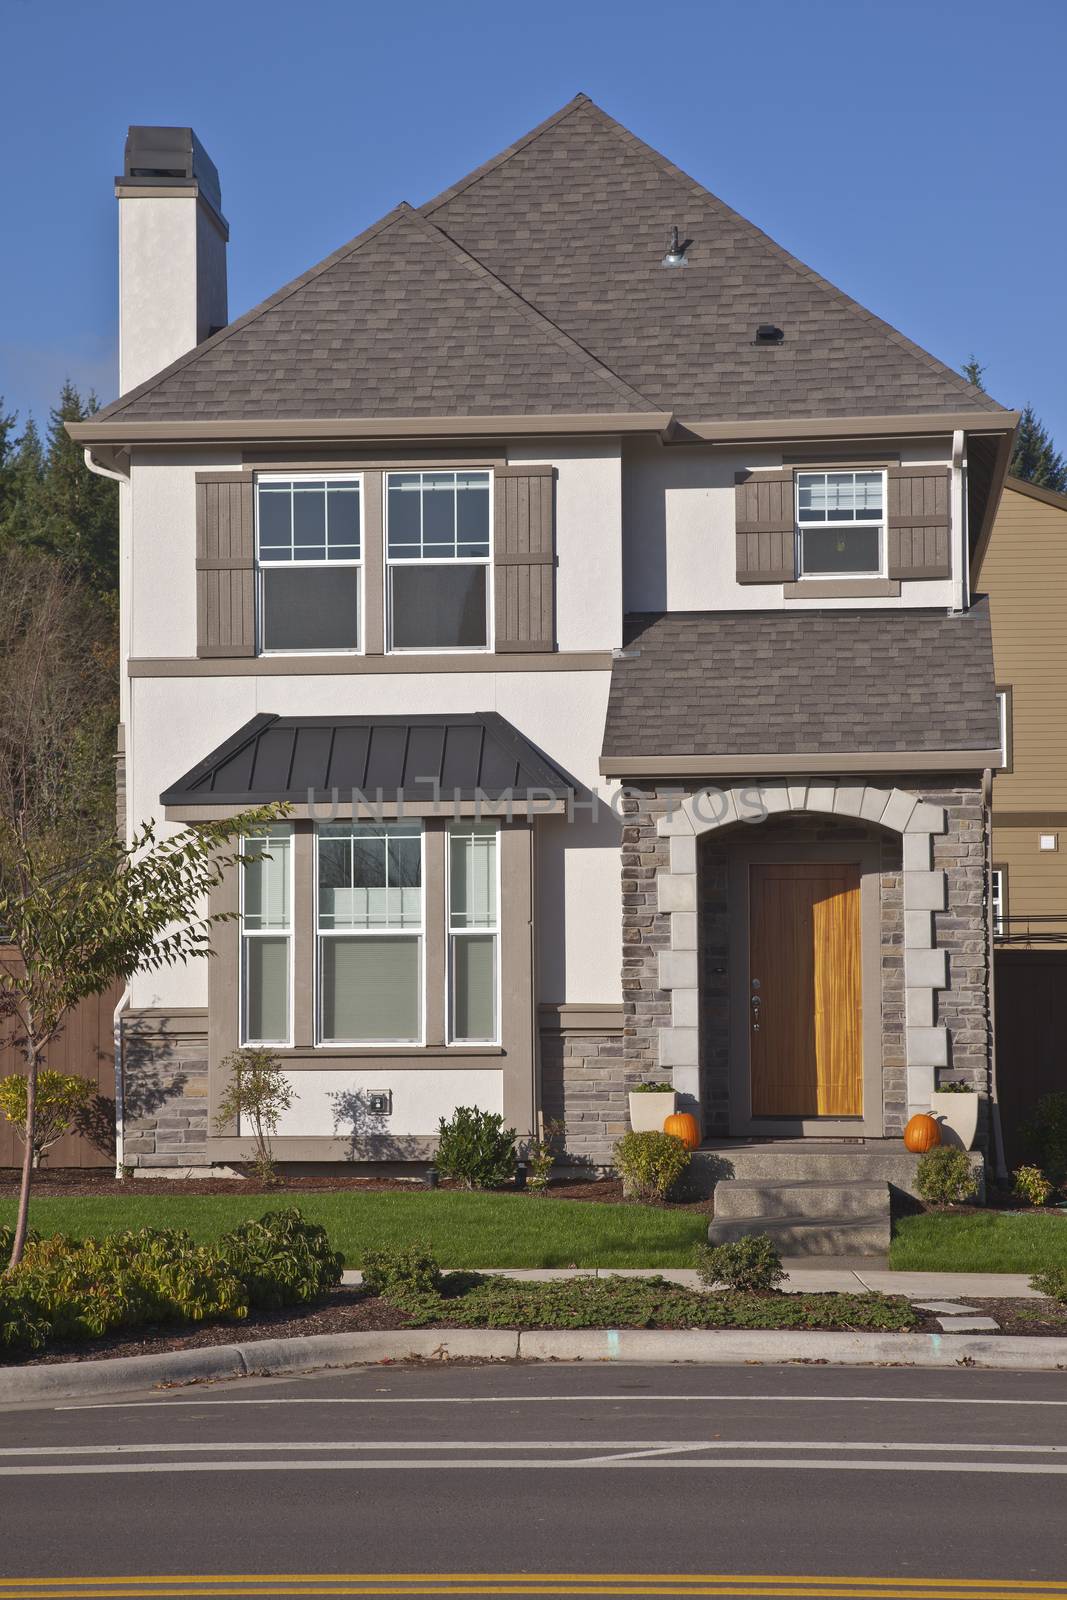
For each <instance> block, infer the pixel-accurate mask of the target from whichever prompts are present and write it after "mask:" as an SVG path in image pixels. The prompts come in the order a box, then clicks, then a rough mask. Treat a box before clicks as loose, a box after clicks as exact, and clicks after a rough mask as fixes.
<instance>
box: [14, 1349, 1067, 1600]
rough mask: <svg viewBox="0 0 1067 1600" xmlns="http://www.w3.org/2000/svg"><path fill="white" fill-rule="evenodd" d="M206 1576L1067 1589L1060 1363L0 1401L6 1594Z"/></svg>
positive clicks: (300, 1582) (271, 1582) (166, 1589)
mask: <svg viewBox="0 0 1067 1600" xmlns="http://www.w3.org/2000/svg"><path fill="white" fill-rule="evenodd" d="M939 1580H942V1581H940V1582H939ZM945 1580H948V1583H947V1585H946V1581H945ZM953 1580H954V1581H953ZM1057 1580H1058V1581H1057ZM208 1594H210V1595H242V1596H246V1595H291V1594H292V1595H295V1594H315V1595H342V1594H344V1595H355V1594H359V1595H370V1594H375V1595H396V1594H403V1595H407V1596H411V1597H415V1596H426V1595H431V1594H432V1595H465V1596H470V1595H476V1594H477V1595H482V1594H493V1595H504V1594H510V1595H538V1596H544V1595H577V1594H585V1595H594V1594H595V1595H623V1594H625V1595H630V1596H642V1595H649V1596H651V1595H712V1594H713V1595H719V1596H730V1595H768V1596H770V1595H804V1596H829V1595H843V1596H849V1597H857V1596H875V1595H877V1596H879V1597H883V1600H884V1597H888V1596H897V1595H908V1596H909V1597H910V1600H920V1597H923V1596H937V1597H940V1596H948V1595H951V1596H952V1597H953V1600H971V1597H974V1596H979V1595H980V1596H982V1600H994V1597H995V1596H1001V1595H1003V1596H1009V1595H1010V1596H1023V1595H1025V1596H1026V1597H1027V1600H1040V1597H1043V1596H1048V1595H1053V1594H1055V1595H1058V1596H1061V1597H1067V1379H1065V1377H1064V1375H1062V1374H1054V1373H983V1372H972V1371H960V1372H949V1373H944V1374H942V1373H936V1374H934V1373H921V1372H909V1371H905V1370H903V1369H892V1368H890V1369H868V1370H852V1371H847V1370H843V1369H839V1368H827V1367H822V1368H813V1367H759V1368H742V1369H737V1368H713V1367H696V1366H693V1367H626V1366H620V1367H611V1368H606V1367H600V1366H597V1367H583V1366H580V1365H574V1366H559V1367H550V1366H520V1365H498V1366H482V1367H458V1368H457V1367H451V1368H429V1367H421V1368H404V1367H375V1368H370V1369H362V1370H356V1371H353V1372H350V1373H345V1374H341V1375H337V1374H333V1375H324V1376H315V1377H305V1378H300V1379H295V1380H286V1379H255V1380H252V1379H249V1380H245V1381H242V1382H235V1383H230V1384H216V1385H211V1386H205V1387H187V1388H183V1389H178V1390H174V1391H171V1392H168V1393H165V1394H162V1393H153V1394H150V1395H145V1396H143V1397H137V1398H131V1399H127V1400H123V1401H112V1402H109V1403H97V1404H81V1405H75V1404H74V1403H71V1402H68V1403H65V1404H52V1405H49V1406H47V1407H34V1408H31V1407H24V1408H13V1409H8V1410H6V1411H2V1412H0V1600H15V1597H18V1596H26V1597H29V1596H31V1595H32V1596H33V1597H34V1600H52V1597H55V1596H57V1595H70V1596H74V1595H77V1596H79V1597H80V1600H86V1597H91V1596H103V1595H107V1596H120V1595H121V1596H124V1597H126V1596H128V1597H131V1600H132V1597H138V1600H139V1597H141V1596H146V1595H167V1596H185V1595H208Z"/></svg>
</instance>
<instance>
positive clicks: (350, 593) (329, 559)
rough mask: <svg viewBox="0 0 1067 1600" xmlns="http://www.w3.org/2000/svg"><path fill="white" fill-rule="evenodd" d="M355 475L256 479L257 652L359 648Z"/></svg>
mask: <svg viewBox="0 0 1067 1600" xmlns="http://www.w3.org/2000/svg"><path fill="white" fill-rule="evenodd" d="M361 500H362V496H361V484H360V480H359V478H352V477H346V478H333V477H331V478H312V477H308V478H304V477H293V478H273V477H265V478H258V479H257V480H256V594H257V606H258V613H259V615H258V637H259V649H260V652H261V653H266V654H269V653H270V652H272V651H283V652H285V653H290V652H294V651H335V650H340V651H354V650H359V648H360V607H361V599H362V596H361V581H362V579H361V558H362V542H363V541H362V506H361Z"/></svg>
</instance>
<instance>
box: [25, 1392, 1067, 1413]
mask: <svg viewBox="0 0 1067 1600" xmlns="http://www.w3.org/2000/svg"><path fill="white" fill-rule="evenodd" d="M664 1400H669V1401H676V1402H678V1403H679V1404H684V1405H693V1404H694V1403H695V1402H697V1401H705V1402H708V1403H715V1404H722V1403H730V1404H736V1405H747V1404H748V1403H749V1402H750V1401H767V1402H769V1403H771V1404H773V1405H786V1404H791V1405H882V1406H929V1405H931V1404H933V1405H938V1406H1067V1400H1000V1399H997V1400H983V1399H970V1398H968V1399H963V1398H961V1397H943V1396H941V1395H891V1394H836V1395H835V1394H502V1395H497V1394H475V1395H440V1396H436V1397H435V1396H431V1395H412V1396H404V1395H388V1396H386V1395H333V1396H330V1397H328V1398H327V1397H317V1396H305V1395H291V1396H287V1397H285V1398H282V1397H275V1398H269V1397H268V1398H265V1399H262V1400H224V1399H221V1400H98V1401H96V1402H95V1403H94V1402H88V1403H86V1404H84V1405H77V1406H72V1405H57V1406H53V1407H52V1408H51V1409H52V1410H53V1411H142V1410H148V1409H151V1408H152V1407H156V1406H166V1407H172V1406H514V1405H583V1406H584V1405H591V1404H592V1403H594V1402H598V1401H599V1402H603V1401H610V1402H611V1403H613V1404H614V1405H623V1404H629V1405H634V1404H637V1403H641V1404H644V1403H646V1402H648V1401H656V1402H657V1403H659V1402H661V1401H664Z"/></svg>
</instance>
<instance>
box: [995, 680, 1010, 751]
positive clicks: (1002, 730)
mask: <svg viewBox="0 0 1067 1600" xmlns="http://www.w3.org/2000/svg"><path fill="white" fill-rule="evenodd" d="M1010 700H1011V692H1010V690H1008V689H998V690H997V731H998V733H999V735H1000V765H1001V767H1002V768H1004V769H1007V766H1008V744H1009V742H1010V740H1009V735H1010V732H1011V730H1010V727H1009V719H1008V705H1009V702H1010Z"/></svg>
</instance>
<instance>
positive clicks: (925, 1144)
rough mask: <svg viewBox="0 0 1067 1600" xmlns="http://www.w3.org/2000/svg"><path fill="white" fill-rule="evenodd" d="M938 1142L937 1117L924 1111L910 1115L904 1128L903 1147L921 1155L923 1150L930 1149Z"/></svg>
mask: <svg viewBox="0 0 1067 1600" xmlns="http://www.w3.org/2000/svg"><path fill="white" fill-rule="evenodd" d="M940 1143H941V1129H940V1127H939V1126H938V1123H937V1119H936V1118H935V1117H931V1116H930V1115H929V1113H928V1112H926V1111H920V1112H919V1114H918V1116H915V1117H912V1119H911V1121H910V1122H909V1123H908V1126H907V1127H906V1128H905V1129H904V1144H905V1147H906V1148H907V1149H908V1150H911V1151H913V1152H914V1153H916V1154H917V1155H922V1154H924V1152H925V1151H927V1150H932V1149H933V1148H934V1146H935V1145H938V1144H940Z"/></svg>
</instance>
